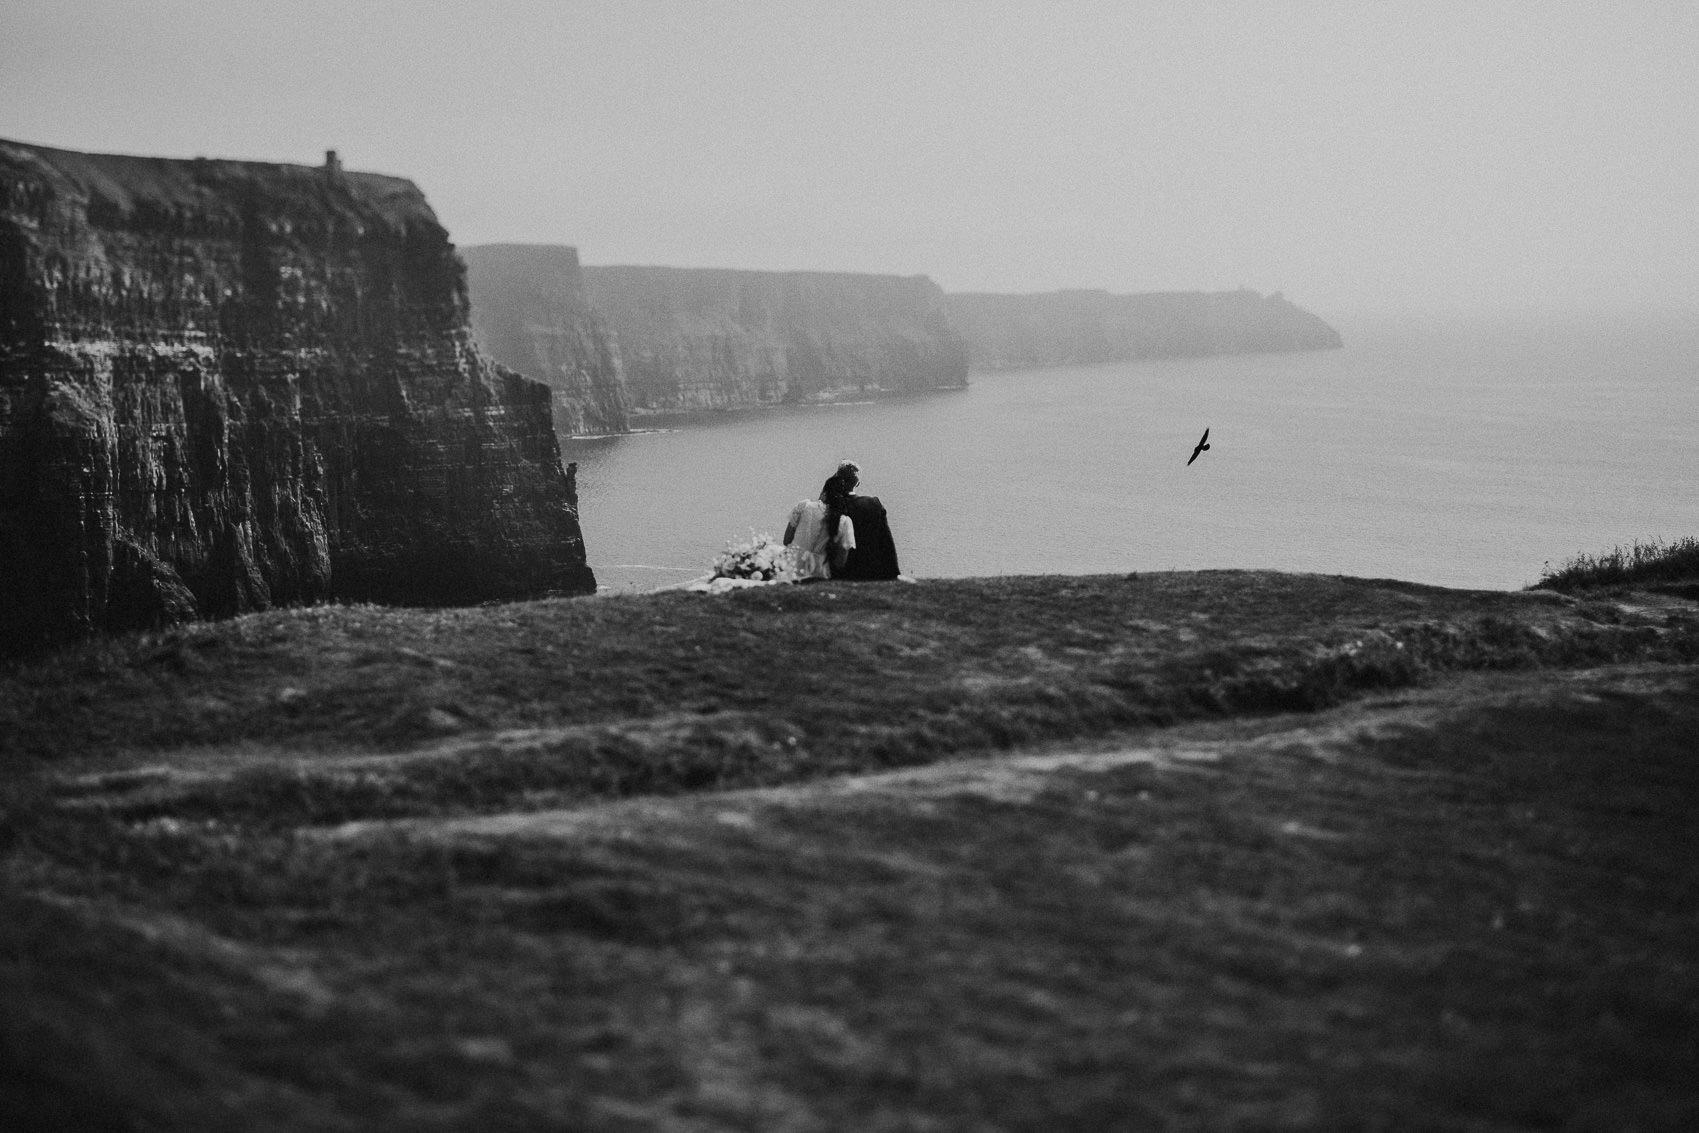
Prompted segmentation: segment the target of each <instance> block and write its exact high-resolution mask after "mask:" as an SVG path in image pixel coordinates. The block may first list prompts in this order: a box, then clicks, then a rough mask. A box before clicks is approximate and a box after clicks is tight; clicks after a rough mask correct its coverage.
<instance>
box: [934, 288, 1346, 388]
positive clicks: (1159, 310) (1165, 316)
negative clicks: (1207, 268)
mask: <svg viewBox="0 0 1699 1133" xmlns="http://www.w3.org/2000/svg"><path fill="white" fill-rule="evenodd" d="M944 301H945V306H946V308H947V309H948V311H949V314H950V320H951V322H953V323H954V324H955V326H956V329H958V330H959V331H961V334H962V337H963V338H964V339H965V340H966V341H967V347H968V356H969V359H970V361H971V362H972V364H973V366H974V368H976V369H984V370H1025V369H1036V368H1039V367H1044V366H1070V365H1086V364H1090V363H1097V362H1126V361H1131V360H1134V359H1139V358H1183V357H1192V356H1198V355H1210V354H1258V353H1269V352H1277V351H1289V350H1336V349H1338V348H1339V347H1341V346H1343V345H1344V341H1343V340H1342V339H1341V338H1340V337H1339V332H1338V331H1336V330H1334V329H1333V328H1332V327H1330V326H1328V325H1327V324H1326V323H1325V322H1323V321H1322V320H1321V319H1319V318H1317V317H1316V316H1315V315H1312V314H1311V313H1310V312H1308V311H1305V310H1303V309H1301V308H1299V307H1296V306H1294V305H1293V304H1291V303H1289V302H1287V300H1286V299H1285V298H1284V297H1283V296H1281V295H1280V294H1278V293H1277V294H1274V295H1269V296H1266V297H1265V296H1263V295H1260V294H1258V293H1257V292H1255V291H1247V290H1239V291H1219V292H1204V291H1167V292H1151V293H1148V294H1141V295H1115V294H1112V293H1110V292H1108V291H1051V292H1045V293H1042V294H1035V295H994V294H984V293H971V292H964V293H960V294H956V293H952V294H949V295H946V296H945V300H944Z"/></svg>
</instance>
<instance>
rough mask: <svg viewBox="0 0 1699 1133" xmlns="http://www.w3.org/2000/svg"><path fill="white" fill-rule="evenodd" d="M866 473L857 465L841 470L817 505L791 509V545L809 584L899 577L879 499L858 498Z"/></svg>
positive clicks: (844, 465)
mask: <svg viewBox="0 0 1699 1133" xmlns="http://www.w3.org/2000/svg"><path fill="white" fill-rule="evenodd" d="M860 483H861V469H860V468H858V467H857V466H856V463H855V462H854V461H853V460H846V461H844V462H843V463H842V464H840V465H838V470H837V471H836V472H834V473H833V474H832V477H831V479H829V480H827V481H826V484H825V486H824V487H822V488H821V489H820V498H819V499H817V500H803V501H802V502H801V503H799V504H797V505H796V506H795V507H794V508H792V509H791V514H790V523H789V524H788V525H787V526H786V527H785V546H787V547H795V548H796V557H797V574H798V576H799V577H800V579H801V581H803V582H815V581H818V580H820V579H825V578H854V579H890V578H896V577H897V573H898V571H897V545H896V543H895V541H893V540H892V538H891V525H890V523H889V522H887V521H886V518H885V505H884V504H882V503H880V502H879V497H878V496H858V495H855V488H856V485H858V484H860Z"/></svg>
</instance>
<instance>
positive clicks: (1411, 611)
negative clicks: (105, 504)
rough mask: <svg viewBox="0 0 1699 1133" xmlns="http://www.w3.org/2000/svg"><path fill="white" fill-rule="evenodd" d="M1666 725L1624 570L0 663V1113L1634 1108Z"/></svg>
mask: <svg viewBox="0 0 1699 1133" xmlns="http://www.w3.org/2000/svg"><path fill="white" fill-rule="evenodd" d="M1696 733H1699V607H1695V605H1694V604H1693V603H1692V602H1690V601H1686V600H1684V599H1682V598H1680V597H1677V596H1674V595H1669V594H1664V595H1658V594H1649V593H1641V592H1633V591H1623V592H1613V593H1612V594H1610V595H1609V596H1608V597H1593V598H1588V597H1580V598H1577V597H1570V596H1564V595H1558V594H1551V593H1521V594H1515V593H1498V592H1468V591H1452V590H1443V589H1436V588H1430V587H1422V586H1415V585H1411V584H1406V583H1399V582H1392V581H1385V580H1363V579H1345V578H1327V577H1318V576H1292V575H1278V574H1268V573H1250V572H1219V573H1204V574H1168V575H1143V576H1129V577H1125V578H1121V577H1093V578H1042V579H1040V578H1007V579H977V580H950V581H927V582H922V583H919V584H916V585H901V584H886V585H861V586H853V585H836V584H827V585H821V586H812V587H800V588H777V587H775V588H763V589H753V590H747V591H741V592H735V593H733V594H731V595H727V596H723V597H717V598H708V597H704V596H699V595H693V594H683V593H672V594H658V595H649V596H643V597H618V598H608V599H594V600H589V599H580V600H560V601H545V602H534V603H521V604H513V605H505V606H491V607H484V608H479V609H469V610H453V611H416V610H392V609H380V608H375V607H322V608H314V609H306V610H295V611H274V612H270V613H265V614H258V615H253V616H249V617H245V618H241V619H237V620H235V621H231V622H225V623H218V624H206V625H194V626H189V627H185V628H183V629H180V630H175V631H171V632H169V633H164V634H154V635H147V636H141V637H130V638H123V639H115V640H112V641H108V642H104V643H99V644H91V645H88V646H85V647H81V648H78V649H75V650H71V651H67V652H63V653H60V654H57V655H54V656H53V657H51V658H48V659H46V660H45V661H42V662H39V663H36V664H33V665H31V666H28V667H15V668H13V669H12V670H9V671H6V672H4V673H0V748H3V750H4V751H5V753H6V757H5V762H4V764H3V765H0V791H3V794H0V906H3V907H0V1007H3V1008H4V1009H3V1010H0V1102H4V1103H5V1104H6V1105H7V1106H8V1107H9V1110H10V1112H14V1113H18V1114H23V1115H24V1116H25V1120H26V1122H34V1123H35V1124H36V1125H39V1126H41V1127H47V1126H49V1125H50V1124H51V1123H54V1122H59V1123H63V1122H64V1121H72V1122H73V1123H76V1122H81V1123H82V1124H83V1125H84V1126H85V1127H96V1126H99V1127H109V1128H140V1127H149V1126H158V1125H167V1126H171V1127H198V1128H215V1127H228V1126H229V1125H231V1124H232V1123H235V1124H240V1125H243V1126H245V1127H248V1128H271V1127H275V1128H291V1129H294V1128H326V1129H333V1128H334V1129H343V1128H397V1127H408V1128H445V1129H447V1128H468V1129H469V1128H479V1129H487V1128H514V1129H522V1128H523V1129H534V1128H598V1129H680V1130H683V1129H689V1130H698V1129H749V1128H758V1129H846V1128H856V1129H922V1128H942V1129H957V1128H961V1129H967V1128H973V1129H990V1128H1008V1129H1054V1128H1061V1127H1071V1128H1140V1127H1162V1126H1163V1125H1164V1124H1175V1123H1178V1124H1191V1125H1195V1126H1198V1127H1209V1128H1235V1127H1244V1128H1252V1127H1255V1128H1270V1127H1319V1126H1330V1127H1338V1126H1341V1125H1344V1126H1347V1127H1351V1126H1358V1127H1361V1126H1381V1127H1385V1126H1388V1125H1391V1126H1395V1127H1396V1126H1399V1125H1422V1126H1427V1127H1455V1128H1464V1127H1468V1128H1490V1129H1500V1128H1503V1129H1514V1128H1536V1127H1542V1128H1543V1127H1550V1126H1552V1125H1561V1124H1564V1123H1565V1122H1569V1123H1572V1124H1573V1125H1574V1126H1575V1127H1578V1128H1615V1127H1630V1126H1632V1127H1641V1128H1663V1127H1670V1128H1673V1127H1677V1126H1678V1125H1679V1124H1680V1123H1681V1121H1683V1120H1686V1119H1690V1118H1692V1117H1693V1116H1694V1115H1695V1114H1696V1113H1699V1093H1696V1092H1695V1091H1694V1090H1693V1088H1692V1086H1691V1085H1690V1083H1689V1082H1688V1077H1689V1075H1688V1073H1687V1071H1688V1070H1689V1069H1690V1068H1691V1065H1692V1064H1693V1061H1694V1056H1695V1055H1696V1054H1699V1040H1696V1038H1695V1036H1696V1035H1699V977H1696V976H1695V974H1694V972H1693V969H1692V965H1691V945H1690V941H1691V940H1692V939H1693V934H1694V930H1695V929H1699V911H1696V907H1695V904H1694V902H1693V901H1692V895H1693V893H1694V892H1695V891H1696V886H1699V866H1696V865H1695V863H1696V862H1699V854H1696V853H1695V852H1694V850H1695V849H1696V848H1699V847H1696V846H1695V843H1694V835H1693V834H1692V833H1691V822H1690V816H1691V810H1692V806H1693V804H1694V802H1695V799H1696V792H1699V767H1696V761H1695V760H1694V759H1693V757H1692V736H1693V735H1694V734H1696ZM97 1119H98V1120H97ZM91 1123H93V1124H91ZM26 1127H27V1126H26Z"/></svg>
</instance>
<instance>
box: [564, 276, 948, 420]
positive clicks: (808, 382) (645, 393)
mask: <svg viewBox="0 0 1699 1133" xmlns="http://www.w3.org/2000/svg"><path fill="white" fill-rule="evenodd" d="M584 280H585V287H586V290H587V291H588V293H589V297H590V306H591V308H592V309H593V310H595V311H596V313H597V314H599V315H600V316H602V317H603V318H605V319H606V320H607V321H608V323H609V325H610V326H612V328H613V330H614V333H615V335H616V337H617V338H618V342H619V353H620V362H621V366H622V368H623V370H624V374H625V386H626V390H627V392H628V394H629V396H630V398H631V405H632V407H633V409H634V410H636V411H638V412H645V411H647V412H680V411H691V410H699V409H728V408H738V407H743V406H753V405H767V404H777V403H800V402H811V401H831V400H834V399H840V398H845V397H854V398H860V397H870V396H878V395H883V394H892V393H918V392H921V391H924V390H934V389H949V388H958V387H960V386H961V385H963V384H964V383H965V382H966V381H967V350H966V347H965V346H964V344H963V343H962V340H961V336H960V335H958V334H957V333H956V332H955V330H954V328H953V327H951V325H950V321H949V318H948V317H947V316H946V314H945V311H944V293H943V292H942V291H941V290H940V289H939V288H938V285H937V284H935V283H933V282H932V281H931V280H930V279H927V278H926V277H925V276H887V275H856V274H850V273H837V272H761V271H731V270H720V269H708V268H665V267H586V268H584Z"/></svg>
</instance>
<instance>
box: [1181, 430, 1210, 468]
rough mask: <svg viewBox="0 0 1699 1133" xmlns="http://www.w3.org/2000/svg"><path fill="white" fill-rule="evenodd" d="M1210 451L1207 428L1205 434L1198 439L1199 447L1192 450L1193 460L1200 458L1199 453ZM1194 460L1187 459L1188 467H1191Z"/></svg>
mask: <svg viewBox="0 0 1699 1133" xmlns="http://www.w3.org/2000/svg"><path fill="white" fill-rule="evenodd" d="M1208 451H1209V430H1208V429H1205V430H1204V431H1203V436H1202V437H1200V438H1199V439H1198V447H1197V448H1195V449H1193V450H1192V460H1196V459H1197V458H1198V453H1200V452H1208ZM1192 460H1188V461H1186V467H1188V468H1190V467H1191V464H1192Z"/></svg>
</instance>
